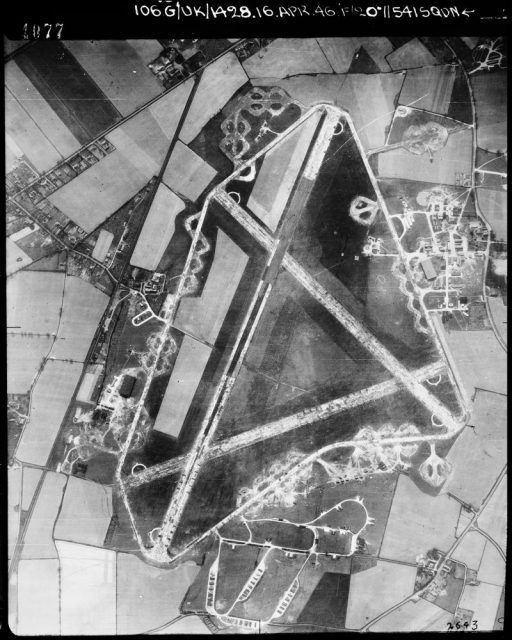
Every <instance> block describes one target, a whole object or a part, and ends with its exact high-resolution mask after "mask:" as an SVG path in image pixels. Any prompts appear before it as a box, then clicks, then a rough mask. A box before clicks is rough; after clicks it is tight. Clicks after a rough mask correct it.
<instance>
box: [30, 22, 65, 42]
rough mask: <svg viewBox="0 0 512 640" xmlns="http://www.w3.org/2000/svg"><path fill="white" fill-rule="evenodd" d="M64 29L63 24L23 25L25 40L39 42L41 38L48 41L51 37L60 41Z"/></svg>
mask: <svg viewBox="0 0 512 640" xmlns="http://www.w3.org/2000/svg"><path fill="white" fill-rule="evenodd" d="M63 27H64V25H63V24H62V23H61V22H56V23H55V24H49V23H48V22H45V23H44V24H43V25H40V24H28V23H25V24H24V25H23V40H38V39H39V38H46V39H47V40H48V39H50V38H51V37H54V38H56V39H57V40H60V38H61V34H62V28H63Z"/></svg>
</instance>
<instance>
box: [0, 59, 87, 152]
mask: <svg viewBox="0 0 512 640" xmlns="http://www.w3.org/2000/svg"><path fill="white" fill-rule="evenodd" d="M5 84H6V86H7V87H8V88H9V90H10V91H11V93H12V95H13V96H15V98H16V99H17V100H18V101H19V103H20V104H21V106H22V108H23V109H24V111H25V112H26V114H27V119H29V118H30V119H32V120H33V121H34V123H35V124H36V126H37V127H38V128H39V129H40V130H41V131H42V133H43V134H44V135H45V136H46V137H47V138H48V140H49V141H50V143H51V144H52V145H53V146H54V147H55V148H56V149H57V151H58V152H59V153H60V154H61V155H62V156H63V157H67V156H70V155H71V154H72V153H74V152H75V151H76V150H77V149H79V148H80V147H81V144H80V142H79V141H78V140H77V139H76V138H75V136H74V135H73V134H72V133H71V131H70V130H69V129H68V128H67V127H66V125H65V124H64V123H63V122H62V120H61V119H60V118H59V116H58V115H57V114H56V113H55V111H54V110H53V109H52V108H51V107H50V105H49V104H48V103H47V102H46V100H45V99H44V98H43V96H42V95H41V94H40V93H39V91H38V90H37V89H36V88H35V87H34V85H33V84H32V82H31V81H30V80H29V78H28V77H27V76H26V75H25V74H24V73H23V71H22V70H21V69H20V68H19V67H18V65H17V64H16V62H15V61H14V60H11V61H9V62H8V63H7V64H6V65H5Z"/></svg>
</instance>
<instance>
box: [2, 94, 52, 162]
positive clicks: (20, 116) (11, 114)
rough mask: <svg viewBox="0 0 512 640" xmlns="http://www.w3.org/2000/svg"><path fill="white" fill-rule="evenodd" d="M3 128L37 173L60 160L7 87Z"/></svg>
mask: <svg viewBox="0 0 512 640" xmlns="http://www.w3.org/2000/svg"><path fill="white" fill-rule="evenodd" d="M5 130H6V134H7V135H9V136H10V137H11V138H12V139H14V140H15V141H16V144H17V146H18V147H19V148H20V149H21V151H22V152H23V154H24V155H25V156H26V157H27V158H28V159H29V160H30V162H31V164H32V165H34V167H35V168H36V170H37V171H39V173H43V172H45V171H48V170H49V169H51V168H52V167H53V166H55V165H56V164H57V163H58V162H60V160H62V156H61V155H60V154H59V152H58V151H57V150H56V149H55V147H54V146H53V145H52V144H51V142H50V141H49V140H48V138H47V137H46V136H45V135H44V134H43V133H42V131H41V130H40V129H38V127H37V125H36V123H35V122H34V121H33V120H32V119H31V118H29V117H28V116H27V113H26V112H25V111H24V110H23V108H22V106H21V105H20V103H19V102H18V101H17V100H16V98H15V97H14V96H13V94H12V93H11V92H10V91H9V90H8V89H6V92H5Z"/></svg>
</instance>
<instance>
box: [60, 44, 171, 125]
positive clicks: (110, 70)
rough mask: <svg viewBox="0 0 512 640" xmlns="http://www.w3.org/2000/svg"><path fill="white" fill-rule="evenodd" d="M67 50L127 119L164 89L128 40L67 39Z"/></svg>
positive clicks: (144, 56)
mask: <svg viewBox="0 0 512 640" xmlns="http://www.w3.org/2000/svg"><path fill="white" fill-rule="evenodd" d="M64 45H65V46H66V48H67V49H68V50H69V51H70V52H71V53H72V54H73V56H74V57H75V58H76V59H77V60H78V62H79V63H80V65H81V66H82V67H83V68H84V69H85V71H86V72H87V73H88V74H89V76H90V77H91V78H92V79H93V80H94V82H96V84H97V85H98V87H99V88H100V89H101V91H103V93H104V94H105V95H106V96H107V98H108V99H109V100H110V102H111V103H112V105H114V107H115V108H116V109H117V110H118V111H119V112H120V113H121V115H123V116H127V115H128V114H130V113H132V111H134V110H135V109H136V108H137V107H140V106H141V105H142V104H144V103H145V102H148V100H151V98H154V97H155V96H157V95H158V94H159V93H162V90H163V87H162V86H161V85H160V83H159V82H158V80H157V79H156V77H155V76H154V75H153V74H152V73H151V71H150V70H149V68H148V67H147V66H146V65H147V62H148V60H147V54H146V53H144V54H143V57H141V56H140V53H139V52H140V47H137V50H136V49H135V48H134V47H133V46H131V45H130V44H129V43H128V42H127V41H126V40H94V41H92V40H72V41H71V40H66V41H64Z"/></svg>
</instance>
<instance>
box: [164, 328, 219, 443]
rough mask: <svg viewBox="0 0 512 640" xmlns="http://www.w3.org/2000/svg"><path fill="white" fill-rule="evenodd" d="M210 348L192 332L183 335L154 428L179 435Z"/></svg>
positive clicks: (170, 434) (172, 434) (209, 353)
mask: <svg viewBox="0 0 512 640" xmlns="http://www.w3.org/2000/svg"><path fill="white" fill-rule="evenodd" d="M211 352H212V350H211V348H210V347H208V346H206V345H205V344H203V343H202V342H198V341H197V340H194V339H193V338H190V337H189V336H185V337H184V338H183V342H182V344H181V347H180V351H179V353H178V357H177V359H176V362H175V364H174V367H173V370H172V374H171V377H170V380H169V383H168V385H167V389H166V391H165V395H164V397H163V400H162V404H161V405H160V409H159V411H158V415H157V418H156V421H155V425H154V429H156V430H157V431H162V432H163V433H166V434H167V435H169V436H173V437H174V438H177V437H178V436H179V435H180V432H181V428H182V426H183V422H184V420H185V418H186V415H187V413H188V410H189V408H190V404H191V402H192V400H193V397H194V394H195V393H196V391H197V387H198V385H199V382H200V381H201V378H202V377H203V373H204V369H205V367H206V364H207V362H208V359H209V358H210V355H211Z"/></svg>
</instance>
